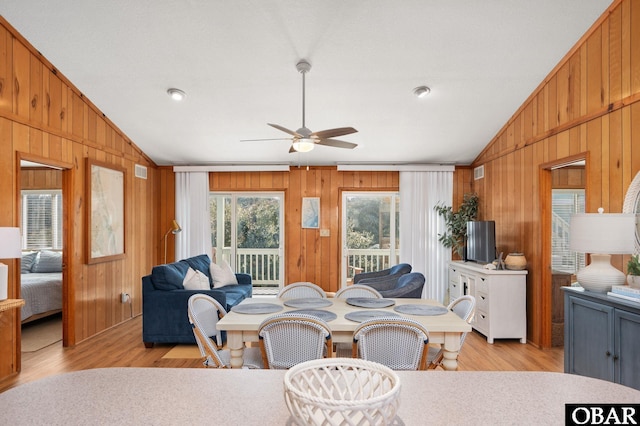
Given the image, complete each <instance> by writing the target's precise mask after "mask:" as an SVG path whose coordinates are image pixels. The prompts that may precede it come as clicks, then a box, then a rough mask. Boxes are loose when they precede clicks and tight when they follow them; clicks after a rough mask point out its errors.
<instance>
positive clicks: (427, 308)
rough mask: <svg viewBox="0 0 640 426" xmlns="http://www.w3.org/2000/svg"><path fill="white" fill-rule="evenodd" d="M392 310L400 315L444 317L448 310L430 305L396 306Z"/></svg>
mask: <svg viewBox="0 0 640 426" xmlns="http://www.w3.org/2000/svg"><path fill="white" fill-rule="evenodd" d="M393 310H394V311H396V312H400V313H402V314H409V315H444V314H446V313H447V312H449V310H448V309H447V308H445V307H444V306H432V305H417V304H413V305H412V304H409V305H398V306H394V307H393Z"/></svg>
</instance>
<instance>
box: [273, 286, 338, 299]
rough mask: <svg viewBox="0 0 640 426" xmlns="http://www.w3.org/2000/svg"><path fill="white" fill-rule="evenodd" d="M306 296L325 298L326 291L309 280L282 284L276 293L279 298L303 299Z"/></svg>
mask: <svg viewBox="0 0 640 426" xmlns="http://www.w3.org/2000/svg"><path fill="white" fill-rule="evenodd" d="M308 297H320V298H323V299H326V297H327V293H325V292H324V290H323V289H322V288H321V287H320V286H318V285H316V284H314V283H309V282H298V283H293V284H289V285H287V286H284V287H283V288H282V289H281V290H280V292H279V293H278V298H280V299H303V298H308Z"/></svg>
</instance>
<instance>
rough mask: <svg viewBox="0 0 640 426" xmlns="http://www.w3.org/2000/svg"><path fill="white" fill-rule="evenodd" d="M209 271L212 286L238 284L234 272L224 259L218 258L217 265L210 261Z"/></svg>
mask: <svg viewBox="0 0 640 426" xmlns="http://www.w3.org/2000/svg"><path fill="white" fill-rule="evenodd" d="M209 272H210V273H211V280H212V281H213V288H220V287H224V286H226V285H233V284H236V285H237V284H238V279H237V278H236V274H234V273H233V271H232V270H231V267H230V266H229V264H228V263H227V262H225V261H224V260H220V264H219V265H218V264H216V263H213V262H211V264H210V265H209Z"/></svg>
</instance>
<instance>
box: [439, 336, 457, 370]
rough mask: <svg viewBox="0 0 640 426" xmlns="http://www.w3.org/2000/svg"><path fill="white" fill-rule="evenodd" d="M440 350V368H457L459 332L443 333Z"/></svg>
mask: <svg viewBox="0 0 640 426" xmlns="http://www.w3.org/2000/svg"><path fill="white" fill-rule="evenodd" d="M442 346H443V349H444V350H443V351H442V358H443V359H442V368H443V369H445V370H447V371H455V370H457V369H458V353H459V351H460V333H445V335H444V344H443V345H442Z"/></svg>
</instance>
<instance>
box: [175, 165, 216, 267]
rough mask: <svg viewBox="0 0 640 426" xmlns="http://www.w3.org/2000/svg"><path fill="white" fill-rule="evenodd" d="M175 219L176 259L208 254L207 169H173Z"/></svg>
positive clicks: (209, 225)
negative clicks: (174, 172) (177, 231)
mask: <svg viewBox="0 0 640 426" xmlns="http://www.w3.org/2000/svg"><path fill="white" fill-rule="evenodd" d="M176 221H177V222H178V224H179V225H180V227H181V228H182V232H180V233H179V234H176V240H175V241H176V260H179V259H186V258H188V257H191V256H197V255H200V254H208V255H209V256H211V223H210V218H209V173H208V172H176Z"/></svg>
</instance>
